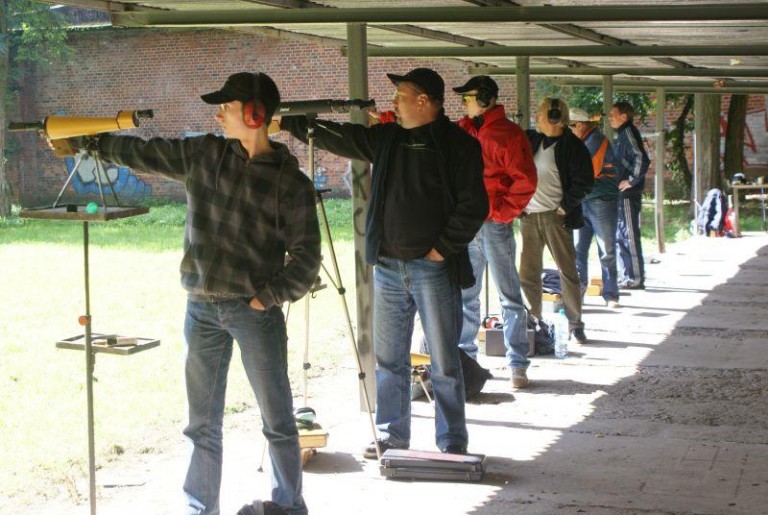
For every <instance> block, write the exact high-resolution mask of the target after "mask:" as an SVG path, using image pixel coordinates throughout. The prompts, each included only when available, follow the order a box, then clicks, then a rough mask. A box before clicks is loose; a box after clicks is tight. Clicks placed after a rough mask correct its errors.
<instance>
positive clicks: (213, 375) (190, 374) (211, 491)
mask: <svg viewBox="0 0 768 515" xmlns="http://www.w3.org/2000/svg"><path fill="white" fill-rule="evenodd" d="M184 336H185V339H186V356H185V378H186V387H187V402H188V404H189V424H188V425H187V427H186V428H185V429H184V435H185V436H186V437H187V438H189V440H190V441H191V443H192V446H193V448H192V455H191V458H190V462H189V468H188V469H187V476H186V479H185V481H184V493H185V494H186V497H187V501H188V507H187V511H186V512H185V513H187V514H189V515H192V514H195V515H197V514H206V515H207V514H218V513H219V489H220V486H221V466H222V449H223V446H222V431H221V426H222V422H223V419H224V396H225V393H226V390H227V372H228V370H229V362H230V360H231V359H232V344H233V339H234V340H237V343H238V345H239V346H240V355H241V357H242V361H243V366H244V367H245V372H246V375H247V376H248V380H249V381H250V383H251V388H253V393H254V394H255V395H256V402H257V403H258V405H259V410H260V411H261V417H262V420H263V423H264V426H263V432H264V436H265V437H266V438H267V440H268V441H269V457H270V460H271V464H272V467H271V469H272V500H273V501H274V502H276V503H277V504H279V505H281V506H283V507H285V508H286V509H287V510H288V511H289V513H292V514H300V515H304V514H306V513H307V507H306V506H305V504H304V499H303V498H302V495H301V454H300V453H301V451H300V449H299V437H298V431H297V429H296V421H295V419H294V416H293V397H292V395H291V385H290V383H289V381H288V371H287V363H286V356H287V335H286V330H285V319H284V317H283V313H282V310H281V309H280V308H279V307H274V308H272V309H269V310H267V311H256V310H255V309H253V308H251V307H250V306H249V305H248V299H245V298H236V299H232V300H225V301H220V302H198V301H195V300H192V299H189V300H187V314H186V319H185V321H184Z"/></svg>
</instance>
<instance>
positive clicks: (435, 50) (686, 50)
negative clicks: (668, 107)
mask: <svg viewBox="0 0 768 515" xmlns="http://www.w3.org/2000/svg"><path fill="white" fill-rule="evenodd" d="M766 55H768V45H728V46H710V45H706V46H690V45H668V46H604V45H588V46H587V45H585V46H562V47H561V46H543V45H539V46H502V47H472V48H467V47H399V48H392V47H387V48H384V47H373V46H369V47H368V57H518V56H529V57H536V56H547V57H550V56H559V57H624V56H634V57H660V56H667V57H668V56H726V57H733V56H766Z"/></svg>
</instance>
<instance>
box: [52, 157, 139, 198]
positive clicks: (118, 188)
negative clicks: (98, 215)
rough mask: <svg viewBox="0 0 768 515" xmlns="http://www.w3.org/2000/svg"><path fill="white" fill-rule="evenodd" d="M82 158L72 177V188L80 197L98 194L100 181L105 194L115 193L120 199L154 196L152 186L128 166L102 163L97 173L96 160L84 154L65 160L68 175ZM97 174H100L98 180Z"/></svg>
mask: <svg viewBox="0 0 768 515" xmlns="http://www.w3.org/2000/svg"><path fill="white" fill-rule="evenodd" d="M81 158H82V161H81V162H80V165H79V166H78V167H77V171H76V172H75V175H74V176H73V177H72V187H73V188H74V190H75V192H76V193H77V194H78V195H86V194H89V193H91V194H98V193H99V179H100V180H101V184H102V186H103V188H104V193H105V194H106V193H112V191H114V192H115V194H116V195H117V196H118V197H130V198H131V199H134V200H141V199H144V198H145V197H149V196H151V195H152V186H151V185H149V184H147V183H146V182H145V181H143V180H142V179H140V178H138V177H137V176H136V174H135V173H133V171H131V169H130V168H128V167H127V166H119V165H116V164H112V163H108V162H105V161H102V162H101V165H102V166H101V170H99V171H97V166H96V160H95V159H93V157H91V156H89V155H88V154H85V153H84V152H80V153H78V154H77V155H76V156H74V157H67V158H65V159H64V162H65V164H66V167H67V175H70V174H72V171H73V169H74V167H75V163H77V162H78V160H80V159H81ZM97 173H98V174H100V176H99V177H98V178H97V175H96V174H97Z"/></svg>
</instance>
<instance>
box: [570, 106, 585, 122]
mask: <svg viewBox="0 0 768 515" xmlns="http://www.w3.org/2000/svg"><path fill="white" fill-rule="evenodd" d="M568 118H570V120H571V123H573V122H588V121H589V115H588V114H587V112H586V111H585V110H584V109H579V108H578V107H574V108H572V109H570V110H569V111H568Z"/></svg>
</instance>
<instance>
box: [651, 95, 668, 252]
mask: <svg viewBox="0 0 768 515" xmlns="http://www.w3.org/2000/svg"><path fill="white" fill-rule="evenodd" d="M666 104H667V95H666V92H665V91H664V88H656V158H655V160H656V180H655V181H654V196H655V197H656V241H657V242H658V244H659V254H664V251H665V242H664V172H665V171H666V166H665V163H664V128H665V117H664V108H665V107H666Z"/></svg>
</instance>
